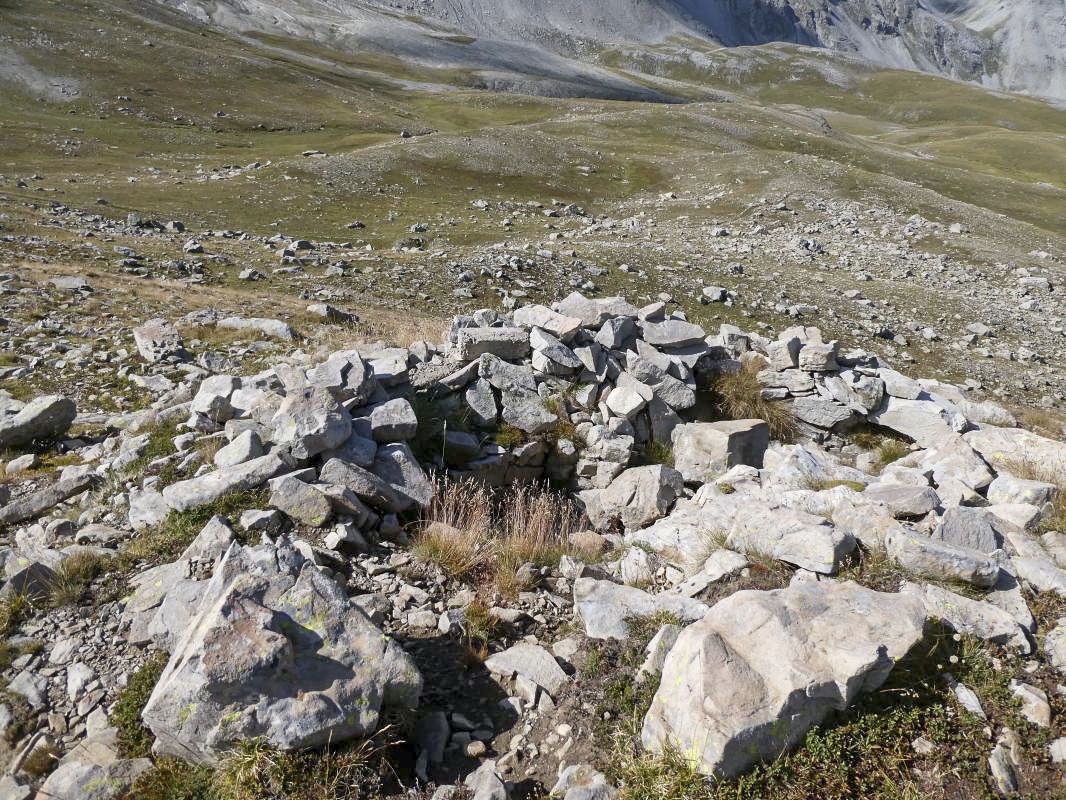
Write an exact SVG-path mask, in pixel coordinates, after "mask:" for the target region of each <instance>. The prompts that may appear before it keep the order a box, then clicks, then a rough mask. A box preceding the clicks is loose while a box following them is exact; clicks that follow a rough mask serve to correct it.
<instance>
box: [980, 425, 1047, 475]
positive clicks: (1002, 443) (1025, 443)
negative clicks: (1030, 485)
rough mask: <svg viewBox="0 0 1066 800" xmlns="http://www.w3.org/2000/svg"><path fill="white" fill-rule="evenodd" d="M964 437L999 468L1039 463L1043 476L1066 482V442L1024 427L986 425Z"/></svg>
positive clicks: (1009, 468)
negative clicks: (1049, 437) (1031, 431)
mask: <svg viewBox="0 0 1066 800" xmlns="http://www.w3.org/2000/svg"><path fill="white" fill-rule="evenodd" d="M963 438H964V439H965V440H966V443H967V444H968V445H970V447H972V448H973V449H974V450H976V451H977V452H978V453H980V454H981V457H982V458H983V459H984V460H985V461H987V462H988V463H989V464H991V465H992V466H993V467H995V468H996V469H997V470H1003V469H1005V470H1007V471H1008V472H1010V471H1011V470H1012V469H1017V468H1018V467H1019V466H1026V465H1030V466H1033V467H1036V468H1037V469H1038V471H1039V473H1040V475H1041V478H1042V479H1043V480H1047V481H1052V482H1054V483H1057V484H1060V485H1061V484H1064V483H1066V442H1058V441H1055V440H1054V439H1048V438H1047V437H1044V436H1038V435H1037V434H1035V433H1030V432H1029V431H1026V430H1022V429H1021V428H996V427H994V426H992V425H986V426H983V427H982V428H981V429H980V430H976V431H970V432H969V433H967V434H965V435H964V436H963Z"/></svg>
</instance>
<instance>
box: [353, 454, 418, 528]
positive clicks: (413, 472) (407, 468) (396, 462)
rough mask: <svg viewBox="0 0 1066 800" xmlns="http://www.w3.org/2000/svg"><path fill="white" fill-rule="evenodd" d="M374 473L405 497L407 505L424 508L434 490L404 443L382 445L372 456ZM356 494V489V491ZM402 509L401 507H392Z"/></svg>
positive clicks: (398, 494) (401, 496) (398, 495)
mask: <svg viewBox="0 0 1066 800" xmlns="http://www.w3.org/2000/svg"><path fill="white" fill-rule="evenodd" d="M373 471H374V474H375V475H377V476H378V477H379V478H381V479H382V480H383V481H385V482H386V483H387V484H389V486H390V487H391V488H392V491H393V492H394V493H395V495H396V496H397V497H400V498H406V499H407V500H408V501H409V503H408V505H411V504H413V505H416V506H419V507H421V508H426V507H427V506H428V505H429V503H430V501H431V500H432V499H433V495H434V493H435V490H434V488H433V483H432V481H430V480H429V478H428V477H427V476H426V473H425V472H424V471H423V470H422V467H421V465H419V463H418V459H417V458H415V456H414V453H412V452H411V448H410V447H408V446H407V444H406V443H403V442H400V443H396V444H387V445H382V446H381V447H379V448H378V452H377V455H375V456H374V466H373ZM356 494H358V491H356ZM392 510H393V511H397V512H399V511H402V510H403V509H392Z"/></svg>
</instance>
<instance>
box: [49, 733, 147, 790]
mask: <svg viewBox="0 0 1066 800" xmlns="http://www.w3.org/2000/svg"><path fill="white" fill-rule="evenodd" d="M151 767H152V762H151V760H150V759H147V758H131V759H126V758H121V757H119V752H118V736H117V731H116V730H115V729H114V728H106V729H105V730H103V731H100V732H98V733H95V734H93V735H91V736H89V737H87V738H86V739H83V740H82V741H81V742H79V743H78V744H77V746H76V747H74V749H72V750H71V751H70V752H69V753H67V754H66V755H65V756H64V757H63V759H62V760H61V761H60V762H59V765H58V766H57V767H56V768H55V770H53V771H52V773H51V774H50V775H49V776H48V777H47V779H46V780H45V781H44V783H43V784H42V785H41V788H40V790H39V792H38V794H37V796H38V797H39V798H47V799H48V800H118V798H120V797H124V796H125V794H126V792H127V791H128V790H129V788H130V786H131V785H132V784H133V782H134V780H136V778H137V777H138V776H139V775H141V774H142V773H143V772H146V771H148V770H149V769H151Z"/></svg>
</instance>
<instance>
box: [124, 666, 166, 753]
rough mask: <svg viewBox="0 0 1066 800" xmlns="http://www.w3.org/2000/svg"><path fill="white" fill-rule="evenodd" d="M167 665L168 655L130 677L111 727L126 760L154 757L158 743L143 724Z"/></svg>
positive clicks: (143, 667)
mask: <svg viewBox="0 0 1066 800" xmlns="http://www.w3.org/2000/svg"><path fill="white" fill-rule="evenodd" d="M166 665H167V655H166V653H156V654H155V655H154V656H152V658H150V659H149V660H148V661H147V662H146V663H145V664H144V666H142V667H141V668H140V669H138V670H137V671H136V672H134V673H133V675H131V676H130V679H129V682H127V684H126V686H125V688H124V689H123V690H122V692H121V693H120V694H119V696H118V700H117V701H115V706H114V708H112V709H111V715H110V721H111V724H112V725H114V726H115V728H117V729H118V747H119V752H120V753H121V754H122V755H123V756H124V757H126V758H147V757H148V756H149V755H151V752H152V742H153V741H154V740H155V739H154V737H153V736H152V733H151V731H149V730H148V729H147V728H146V727H144V723H142V722H141V712H142V711H144V707H145V705H146V704H147V703H148V698H149V697H150V696H151V694H152V689H154V688H155V685H156V682H157V681H158V680H159V676H160V675H162V674H163V668H164V667H166Z"/></svg>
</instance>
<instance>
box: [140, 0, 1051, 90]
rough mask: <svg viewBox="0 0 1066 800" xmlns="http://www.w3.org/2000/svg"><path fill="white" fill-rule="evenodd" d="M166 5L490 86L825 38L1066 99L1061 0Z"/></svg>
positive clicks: (613, 85) (547, 81) (210, 1)
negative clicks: (623, 60) (708, 49)
mask: <svg viewBox="0 0 1066 800" xmlns="http://www.w3.org/2000/svg"><path fill="white" fill-rule="evenodd" d="M160 2H165V3H167V4H169V5H172V6H174V7H176V8H179V9H181V10H182V11H184V12H185V13H187V14H191V15H194V16H195V17H197V18H199V19H202V20H205V21H210V22H211V23H213V24H217V25H222V26H227V27H230V28H233V29H237V30H258V31H265V32H270V31H274V32H285V33H288V34H290V35H300V36H307V37H310V38H312V39H316V40H319V41H323V42H328V43H330V44H338V43H340V44H342V46H344V47H370V48H373V49H380V50H381V51H383V52H387V53H390V54H394V55H398V56H401V57H404V58H410V59H414V60H418V61H421V62H423V63H433V64H447V65H449V66H453V67H457V68H472V69H477V70H484V71H487V72H488V75H486V76H483V79H484V80H486V85H489V86H494V87H496V88H500V87H501V86H507V85H510V86H511V87H512V88H515V89H518V90H520V91H534V92H537V93H545V92H546V93H553V94H554V93H559V92H574V91H584V92H595V93H599V94H604V93H606V94H608V95H609V96H620V97H629V96H639V92H638V91H637V87H635V86H625V85H624V84H620V83H619V82H618V79H617V78H616V77H615V78H612V77H611V76H609V75H608V74H605V73H602V72H597V71H590V69H591V68H590V67H588V66H584V67H578V66H576V65H574V66H571V67H570V70H571V71H572V72H574V73H575V75H574V76H573V77H572V78H571V79H567V78H564V77H563V76H562V75H561V74H558V72H557V69H558V67H559V66H560V65H559V63H558V61H557V59H558V58H559V57H560V56H563V57H569V58H572V59H574V60H576V61H578V62H584V63H586V64H587V63H589V62H595V60H596V53H597V52H598V51H599V50H600V49H601V48H603V47H608V46H619V45H647V46H654V45H657V44H660V43H662V42H664V41H667V40H677V39H678V38H679V37H680V38H681V39H682V40H683V39H684V38H685V37H690V38H691V37H695V38H696V39H704V40H706V41H708V42H711V43H717V44H720V45H723V46H726V47H739V46H751V45H761V44H767V43H771V42H786V43H793V44H798V45H807V46H811V47H819V48H827V49H830V50H832V51H834V52H837V53H841V54H845V55H848V56H852V57H854V58H857V59H858V60H860V61H861V62H863V63H866V64H870V65H875V66H881V67H893V68H901V69H915V70H921V71H925V72H930V73H934V74H937V75H943V76H946V77H950V78H955V79H959V80H966V81H973V82H977V83H980V84H982V85H985V86H988V87H991V88H998V89H1005V90H1010V91H1020V92H1029V93H1033V94H1037V95H1041V96H1045V97H1049V98H1056V99H1060V100H1066V9H1064V8H1063V6H1062V3H1061V2H1058V0H1020V2H1009V3H1008V2H1005V0H933V2H922V0H893V2H881V1H880V0H846V2H825V0H768V1H767V0H654V1H653V2H637V1H636V0H589V1H587V2H582V3H572V2H567V0H539V2H533V3H530V2H524V1H519V2H515V0H425V2H419V3H397V2H386V0H341V2H332V3H320V2H311V1H310V0H160ZM419 20H421V21H422V22H423V23H424V24H421V25H420V24H419ZM457 35H462V36H466V37H471V38H472V39H473V41H467V40H465V39H464V40H460V39H456V38H455V37H456V36H457ZM503 42H506V43H507V46H506V47H501V43H503ZM493 73H496V74H493ZM519 76H521V77H519Z"/></svg>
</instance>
